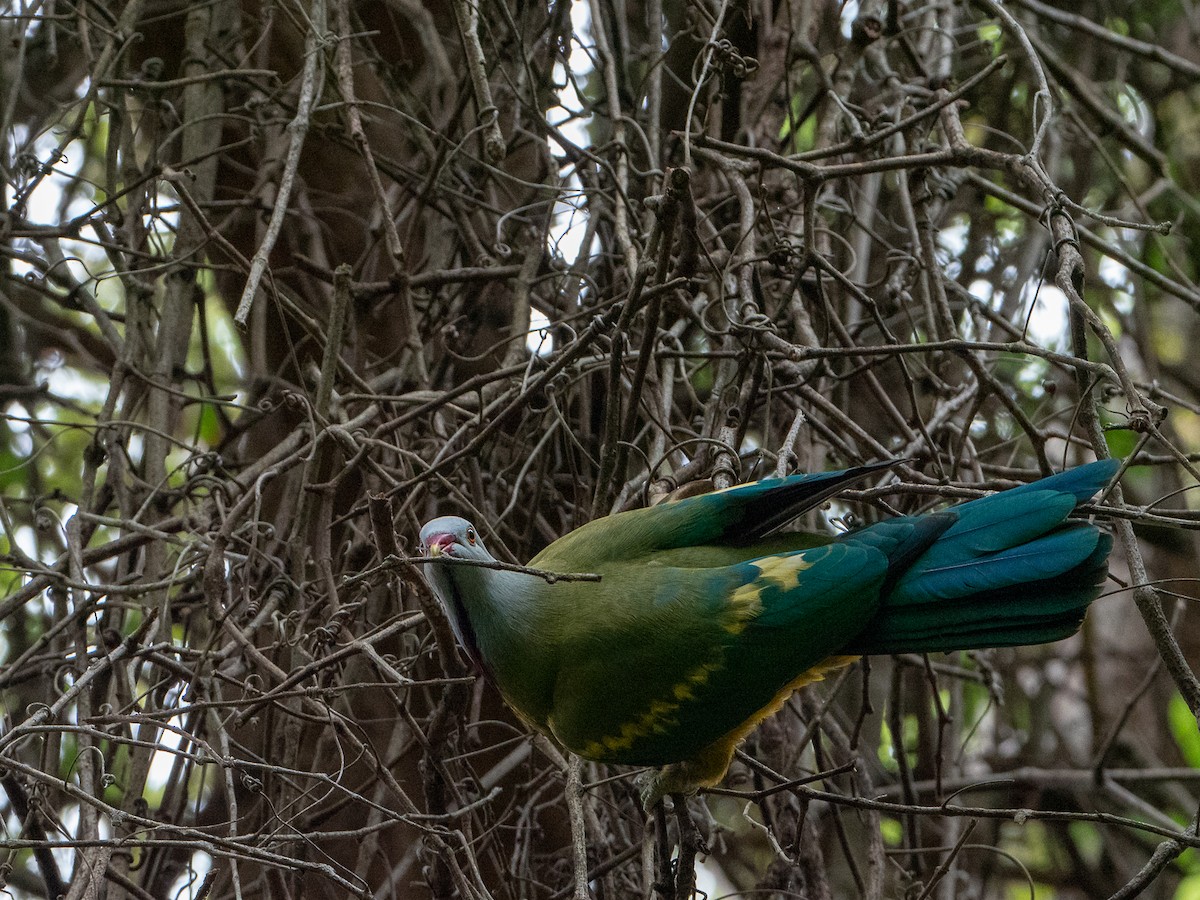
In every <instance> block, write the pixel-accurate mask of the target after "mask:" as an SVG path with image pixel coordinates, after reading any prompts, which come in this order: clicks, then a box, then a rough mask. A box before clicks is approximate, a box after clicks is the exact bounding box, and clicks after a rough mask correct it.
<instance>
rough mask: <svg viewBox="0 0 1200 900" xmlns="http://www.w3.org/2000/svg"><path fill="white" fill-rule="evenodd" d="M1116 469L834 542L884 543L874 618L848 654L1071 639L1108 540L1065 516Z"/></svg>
mask: <svg viewBox="0 0 1200 900" xmlns="http://www.w3.org/2000/svg"><path fill="white" fill-rule="evenodd" d="M1119 466H1120V461H1119V460H1102V461H1100V462H1095V463H1091V464H1089V465H1086V466H1080V467H1079V468H1076V469H1071V470H1069V471H1066V472H1063V473H1061V474H1058V475H1054V476H1052V477H1050V478H1044V479H1042V480H1041V481H1035V482H1033V483H1031V484H1027V485H1023V486H1022V487H1019V488H1014V489H1012V490H1008V491H1001V492H1000V493H998V494H992V495H990V496H988V497H983V498H980V499H979V500H972V501H970V502H968V503H963V504H960V505H958V506H955V507H951V508H950V509H949V510H945V511H943V512H941V513H936V514H934V515H933V516H927V517H917V518H913V517H909V518H904V519H894V520H891V521H888V522H881V523H879V524H877V525H872V526H870V527H868V528H865V529H863V530H862V531H861V532H854V533H851V534H849V535H846V536H845V537H843V538H841V540H846V541H856V540H858V541H867V542H870V543H872V544H873V545H875V546H879V547H887V546H888V545H889V543H890V544H891V547H890V548H889V549H888V551H887V552H888V554H889V558H890V559H891V561H892V566H893V571H892V578H891V579H889V583H888V585H886V586H885V593H884V596H883V603H882V606H881V608H880V611H879V613H878V614H877V615H876V616H875V618H874V619H872V621H871V622H870V623H869V624H868V626H867V628H866V629H865V630H864V631H863V633H862V634H861V635H860V636H859V637H858V638H857V640H856V641H855V643H854V644H853V645H852V646H851V647H850V648H847V652H850V653H864V654H866V653H933V652H939V651H950V650H973V649H982V648H986V647H1011V646H1019V645H1025V644H1041V643H1047V642H1049V641H1057V640H1061V639H1062V638H1065V637H1068V636H1070V635H1071V634H1073V633H1074V632H1075V631H1076V630H1077V629H1078V628H1079V625H1080V623H1081V622H1082V621H1083V616H1084V613H1086V612H1087V608H1088V605H1089V604H1090V603H1091V602H1092V601H1093V600H1095V599H1096V597H1097V596H1098V595H1099V593H1100V590H1101V587H1102V586H1103V584H1104V580H1105V578H1106V577H1107V574H1108V555H1109V553H1110V552H1111V550H1112V538H1111V537H1110V536H1109V535H1107V534H1105V533H1103V532H1102V531H1100V529H1099V528H1097V527H1096V526H1095V525H1092V524H1089V523H1086V522H1080V521H1071V520H1069V519H1068V516H1069V515H1070V514H1071V512H1072V511H1073V510H1074V509H1075V508H1076V507H1077V506H1078V505H1079V504H1081V503H1085V502H1087V501H1088V500H1089V499H1091V498H1092V497H1093V496H1095V495H1096V494H1098V493H1099V492H1100V491H1101V490H1102V489H1103V488H1104V487H1105V486H1106V485H1107V484H1108V483H1109V481H1110V480H1111V479H1112V477H1113V475H1115V474H1116V471H1117V469H1118V467H1119ZM939 519H940V522H939V524H938V525H937V527H935V528H931V527H930V526H928V525H925V527H924V528H922V525H923V524H924V523H927V522H929V521H930V520H934V521H938V520H939ZM946 519H949V520H950V521H949V524H948V525H947V524H946ZM922 531H924V532H925V535H924V538H922V535H921V532H922ZM931 532H933V533H932V534H931ZM930 538H932V539H930ZM914 542H917V543H916V544H915V545H914ZM922 543H923V546H922V545H921V544H922Z"/></svg>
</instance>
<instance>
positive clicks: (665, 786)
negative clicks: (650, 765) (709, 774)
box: [635, 763, 700, 813]
mask: <svg viewBox="0 0 1200 900" xmlns="http://www.w3.org/2000/svg"><path fill="white" fill-rule="evenodd" d="M635 784H636V785H637V788H638V794H639V795H640V796H641V798H642V809H643V810H645V811H646V812H647V813H649V812H651V811H652V810H653V809H654V807H656V806H657V805H658V804H659V803H660V802H662V800H663V798H664V797H666V796H668V795H669V794H683V795H686V796H691V795H692V794H694V793H696V791H697V790H698V789H699V788H700V785H699V784H697V783H696V781H695V779H694V778H693V777H692V776H691V772H690V771H689V769H688V765H687V763H675V764H673V765H669V766H664V767H663V768H661V769H648V770H646V771H645V772H643V773H642V774H641V775H639V776H638V777H637V780H636V781H635Z"/></svg>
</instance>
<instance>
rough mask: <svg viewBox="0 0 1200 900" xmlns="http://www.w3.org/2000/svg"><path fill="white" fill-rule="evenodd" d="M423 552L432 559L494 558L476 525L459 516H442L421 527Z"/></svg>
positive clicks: (486, 560) (483, 560)
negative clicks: (484, 544) (476, 529)
mask: <svg viewBox="0 0 1200 900" xmlns="http://www.w3.org/2000/svg"><path fill="white" fill-rule="evenodd" d="M421 553H422V554H423V555H424V556H427V557H429V558H430V559H437V558H439V557H448V558H450V559H475V560H479V561H480V562H489V561H491V560H492V554H490V553H488V551H487V548H485V547H484V546H483V540H482V539H481V538H480V537H479V534H478V533H477V532H476V531H475V526H474V525H472V524H471V523H470V522H468V521H467V520H466V519H463V518H460V517H458V516H440V517H439V518H436V519H433V520H432V521H429V522H426V523H425V527H424V528H422V529H421Z"/></svg>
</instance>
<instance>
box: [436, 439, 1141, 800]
mask: <svg viewBox="0 0 1200 900" xmlns="http://www.w3.org/2000/svg"><path fill="white" fill-rule="evenodd" d="M894 465H896V463H895V462H885V463H878V464H874V465H867V466H860V467H858V468H853V469H847V470H845V471H840V472H827V473H821V474H816V475H796V476H792V477H789V478H782V479H771V480H766V481H759V482H756V483H752V484H745V485H739V486H737V487H734V488H730V489H727V490H723V491H717V492H714V493H711V494H704V495H701V496H697V497H689V498H687V499H684V500H677V501H673V502H667V503H662V504H660V505H658V506H654V507H651V508H649V509H638V510H631V511H629V512H622V513H617V514H616V515H612V516H606V517H604V518H601V519H597V520H595V521H593V522H590V523H588V524H587V525H584V526H583V527H582V528H578V529H576V530H575V531H572V532H571V533H570V534H568V535H566V536H565V537H562V538H559V539H558V540H557V541H555V542H554V543H552V544H550V546H548V547H546V549H545V550H543V551H542V552H541V553H539V554H538V555H537V556H536V557H534V558H533V560H531V561H530V563H529V566H530V568H532V569H536V570H540V571H543V572H550V573H559V574H575V573H594V574H596V575H599V576H600V580H599V581H582V580H576V581H562V580H547V579H546V578H543V577H540V576H538V575H536V574H531V573H528V572H518V571H511V570H503V569H499V568H489V567H488V564H492V563H495V560H494V559H493V557H492V555H491V554H490V553H488V551H487V550H486V549H485V547H484V543H483V539H482V537H481V536H480V534H479V531H478V530H477V529H476V528H475V526H473V525H472V524H471V523H470V522H468V521H466V520H465V519H462V518H459V517H457V516H443V517H441V518H437V519H434V520H432V521H431V522H429V523H427V524H426V525H425V527H424V528H422V529H421V549H422V552H423V553H424V554H425V555H426V556H428V557H429V558H430V560H431V561H430V562H429V563H428V564H426V565H425V567H424V571H425V575H426V578H427V579H428V581H429V583H430V584H431V585H432V587H433V589H434V592H435V593H436V594H437V595H438V597H439V598H440V600H441V602H442V603H443V605H444V606H445V608H446V610H447V613H448V616H449V619H450V622H451V624H452V626H453V628H454V631H455V634H456V636H457V637H458V640H459V642H460V643H461V644H462V646H463V648H464V649H465V650H466V652H467V654H468V656H469V657H470V658H471V660H472V661H473V662H474V664H475V665H476V666H477V667H478V669H479V670H480V671H481V672H482V673H483V675H484V676H485V677H487V679H488V680H490V681H491V682H492V683H493V684H494V685H495V686H496V687H497V688H499V690H500V693H501V694H502V695H503V696H504V698H505V700H506V701H507V702H508V704H509V705H510V706H512V708H513V709H514V710H516V712H517V713H518V714H519V715H520V717H521V718H522V719H523V720H525V722H527V723H528V724H529V725H530V726H532V727H533V728H535V729H537V730H538V731H541V732H543V733H544V734H546V735H548V736H550V737H551V738H553V739H554V740H555V741H556V742H557V743H558V744H560V745H561V746H563V747H565V748H566V749H568V750H570V751H572V752H574V753H576V754H578V755H579V756H582V757H585V758H587V759H593V760H598V761H600V762H606V763H622V764H631V765H639V766H651V767H655V768H656V769H657V770H658V771H656V772H655V773H654V774H652V775H651V776H650V778H649V779H648V780H647V781H646V782H645V783H644V785H643V791H642V797H643V801H644V802H645V804H646V806H647V808H649V807H650V806H651V805H653V803H655V802H657V800H658V799H659V798H661V797H662V796H664V795H665V794H667V793H676V792H681V793H690V792H693V791H695V790H697V789H698V788H701V787H712V786H714V785H716V784H717V783H718V782H719V781H720V780H721V778H722V777H723V776H724V774H725V771H726V769H728V767H729V763H730V761H731V759H732V758H733V753H734V750H735V749H736V748H737V745H738V744H739V743H740V742H741V741H742V740H743V739H744V738H745V737H746V736H747V735H748V734H749V733H750V732H751V731H752V730H753V729H754V728H755V727H756V726H757V725H758V724H759V723H760V722H761V721H763V719H765V718H766V717H768V716H770V715H772V714H773V713H775V712H776V711H777V710H778V709H779V708H780V707H781V706H782V705H783V703H784V702H785V701H786V700H787V699H788V697H790V696H791V694H792V692H793V691H795V690H796V689H797V688H799V687H800V686H802V685H804V684H806V683H809V682H811V681H814V680H818V679H820V678H821V677H822V676H823V675H824V674H825V673H826V672H828V671H830V670H831V669H834V668H837V667H840V666H844V665H847V664H849V663H850V662H852V661H854V660H855V659H856V658H858V657H859V656H862V655H865V654H871V653H933V652H941V651H953V650H971V649H982V648H987V647H1011V646H1017V645H1025V644H1040V643H1046V642H1049V641H1057V640H1059V639H1061V638H1065V637H1067V636H1069V635H1071V634H1073V633H1074V632H1075V631H1076V630H1077V629H1078V628H1079V625H1080V623H1081V622H1082V621H1083V616H1084V613H1085V612H1086V611H1087V607H1088V604H1089V603H1091V602H1092V600H1094V599H1095V598H1096V597H1097V595H1098V594H1099V592H1100V588H1101V585H1102V584H1103V582H1104V579H1105V577H1106V575H1107V571H1108V555H1109V552H1110V551H1111V549H1112V539H1111V537H1110V536H1109V535H1107V534H1105V533H1103V532H1102V531H1101V530H1100V529H1099V528H1097V527H1096V526H1095V525H1093V524H1091V523H1089V522H1086V521H1081V520H1073V519H1070V518H1069V517H1070V515H1071V513H1072V512H1073V511H1074V510H1075V509H1076V507H1078V506H1079V505H1080V504H1081V503H1084V502H1086V501H1088V500H1089V499H1091V498H1092V497H1093V496H1095V495H1096V494H1097V493H1099V492H1100V491H1101V490H1102V489H1103V488H1104V487H1105V486H1106V485H1107V484H1108V483H1109V481H1111V479H1112V478H1113V476H1114V474H1115V473H1116V471H1117V469H1118V467H1119V461H1118V460H1103V461H1100V462H1095V463H1091V464H1089V465H1085V466H1080V467H1079V468H1075V469H1071V470H1068V471H1066V472H1063V473H1060V474H1058V475H1054V476H1052V477H1050V478H1044V479H1042V480H1041V481H1036V482H1033V483H1031V484H1028V485H1024V486H1021V487H1018V488H1013V489H1011V490H1007V491H1001V492H999V493H996V494H992V495H989V496H987V497H983V498H980V499H978V500H971V501H969V502H966V503H960V504H958V505H956V506H952V507H949V508H948V509H944V510H942V511H939V512H934V513H929V514H926V515H917V516H903V517H899V518H894V519H890V520H887V521H883V522H879V523H876V524H874V525H870V526H867V527H865V528H860V529H858V530H855V531H851V532H849V533H846V534H841V535H837V536H833V535H825V534H808V533H794V532H780V531H779V529H780V528H781V526H783V525H785V524H787V523H788V522H789V521H791V520H792V519H794V518H795V517H796V516H798V515H800V514H801V513H803V512H804V511H805V510H808V509H811V508H813V507H814V506H816V505H817V504H820V503H822V502H824V501H825V500H827V499H829V498H830V497H832V496H833V495H835V494H836V493H837V492H838V491H839V490H841V489H843V488H845V487H846V486H847V485H850V484H853V483H854V482H857V481H860V480H862V479H864V478H867V477H869V476H870V475H872V474H876V473H878V472H880V471H881V470H883V469H886V468H889V467H891V466H894ZM480 564H482V565H480Z"/></svg>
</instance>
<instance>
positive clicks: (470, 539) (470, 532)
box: [467, 528, 475, 544]
mask: <svg viewBox="0 0 1200 900" xmlns="http://www.w3.org/2000/svg"><path fill="white" fill-rule="evenodd" d="M467 543H468V544H474V543H475V529H474V528H468V529H467Z"/></svg>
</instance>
